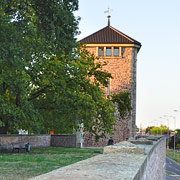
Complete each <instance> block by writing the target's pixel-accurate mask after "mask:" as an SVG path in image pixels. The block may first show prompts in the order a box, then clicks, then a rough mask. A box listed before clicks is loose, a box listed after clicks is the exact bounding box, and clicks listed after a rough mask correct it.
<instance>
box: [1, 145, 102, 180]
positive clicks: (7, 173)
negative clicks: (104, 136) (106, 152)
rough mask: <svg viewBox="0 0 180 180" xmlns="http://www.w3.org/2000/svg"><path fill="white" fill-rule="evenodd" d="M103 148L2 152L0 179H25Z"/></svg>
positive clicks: (91, 154) (82, 158) (78, 159)
mask: <svg viewBox="0 0 180 180" xmlns="http://www.w3.org/2000/svg"><path fill="white" fill-rule="evenodd" d="M94 151H100V152H101V153H102V152H103V150H102V149H80V148H60V147H58V148H55V147H50V148H43V149H34V150H31V152H30V153H24V152H23V151H21V152H20V153H1V154H0V180H23V179H28V178H30V177H33V176H37V175H40V174H43V173H47V172H49V171H52V170H54V169H57V168H60V167H63V166H67V165H69V164H73V163H75V162H78V161H81V160H84V159H87V158H90V157H93V156H95V155H97V153H94Z"/></svg>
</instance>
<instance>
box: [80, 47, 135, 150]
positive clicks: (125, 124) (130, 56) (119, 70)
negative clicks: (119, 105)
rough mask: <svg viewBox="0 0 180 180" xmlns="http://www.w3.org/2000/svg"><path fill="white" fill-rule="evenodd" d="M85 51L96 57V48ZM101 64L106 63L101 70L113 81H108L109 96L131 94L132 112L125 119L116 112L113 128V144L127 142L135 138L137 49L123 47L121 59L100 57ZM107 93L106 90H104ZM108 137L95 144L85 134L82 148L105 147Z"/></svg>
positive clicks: (92, 138)
mask: <svg viewBox="0 0 180 180" xmlns="http://www.w3.org/2000/svg"><path fill="white" fill-rule="evenodd" d="M87 50H89V51H90V52H91V53H94V54H95V55H96V56H98V48H97V47H90V46H88V45H87ZM99 60H100V61H101V62H104V61H106V63H107V65H106V66H104V68H103V70H106V71H108V72H109V73H111V75H112V77H113V79H110V94H114V93H118V92H123V91H128V92H130V93H131V105H132V111H131V114H130V115H129V116H127V117H126V118H125V119H121V118H120V117H119V114H118V111H116V113H115V117H116V119H117V125H116V126H115V130H114V135H113V139H114V140H115V143H117V142H120V141H123V140H127V139H128V138H129V137H134V136H135V123H136V61H137V48H134V47H125V52H124V55H123V57H113V56H112V57H107V56H104V57H100V58H99ZM104 91H105V93H107V88H104ZM108 139H109V136H107V138H106V139H100V140H99V142H98V143H96V142H95V140H94V137H93V136H92V135H91V134H90V133H87V132H85V133H84V135H83V140H84V142H83V146H85V147H88V146H105V145H107V142H108Z"/></svg>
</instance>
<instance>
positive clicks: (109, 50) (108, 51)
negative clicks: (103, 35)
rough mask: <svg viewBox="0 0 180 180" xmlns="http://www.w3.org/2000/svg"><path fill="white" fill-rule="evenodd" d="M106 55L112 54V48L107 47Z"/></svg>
mask: <svg viewBox="0 0 180 180" xmlns="http://www.w3.org/2000/svg"><path fill="white" fill-rule="evenodd" d="M106 56H111V48H110V47H107V48H106Z"/></svg>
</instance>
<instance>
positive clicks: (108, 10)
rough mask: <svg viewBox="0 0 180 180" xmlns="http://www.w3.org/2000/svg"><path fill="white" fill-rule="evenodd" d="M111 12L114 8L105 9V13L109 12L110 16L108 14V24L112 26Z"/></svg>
mask: <svg viewBox="0 0 180 180" xmlns="http://www.w3.org/2000/svg"><path fill="white" fill-rule="evenodd" d="M110 12H112V9H111V10H110V8H109V7H108V9H107V10H105V11H104V13H108V16H107V18H108V26H110V18H111V16H110Z"/></svg>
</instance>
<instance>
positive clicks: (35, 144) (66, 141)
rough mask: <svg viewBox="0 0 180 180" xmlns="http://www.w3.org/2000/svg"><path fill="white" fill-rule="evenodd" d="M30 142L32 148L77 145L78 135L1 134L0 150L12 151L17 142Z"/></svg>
mask: <svg viewBox="0 0 180 180" xmlns="http://www.w3.org/2000/svg"><path fill="white" fill-rule="evenodd" d="M26 143H29V144H30V146H31V148H32V149H33V148H44V147H50V146H53V147H77V144H76V135H1V136H0V152H5V151H12V150H13V146H14V145H15V144H20V145H21V146H22V147H25V144H26Z"/></svg>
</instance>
